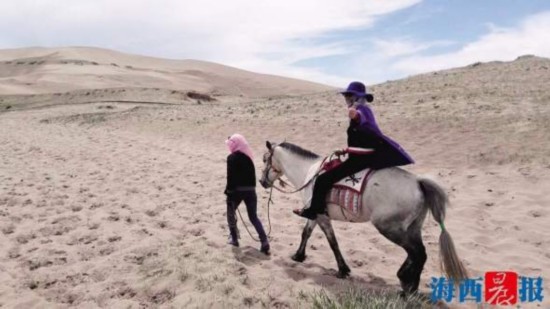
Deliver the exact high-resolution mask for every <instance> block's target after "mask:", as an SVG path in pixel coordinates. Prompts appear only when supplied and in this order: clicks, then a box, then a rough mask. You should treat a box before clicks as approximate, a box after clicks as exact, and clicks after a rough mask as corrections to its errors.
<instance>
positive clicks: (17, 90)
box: [0, 47, 332, 97]
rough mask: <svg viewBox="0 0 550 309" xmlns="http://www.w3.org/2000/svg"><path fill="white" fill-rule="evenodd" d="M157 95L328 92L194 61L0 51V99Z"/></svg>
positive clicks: (82, 50) (90, 51)
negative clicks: (131, 92)
mask: <svg viewBox="0 0 550 309" xmlns="http://www.w3.org/2000/svg"><path fill="white" fill-rule="evenodd" d="M116 88H125V89H138V88H139V89H155V88H156V89H160V90H174V91H182V92H185V91H196V92H199V93H204V94H208V95H214V96H216V95H230V96H243V97H266V96H278V95H302V94H308V93H316V92H322V91H327V90H330V89H332V88H331V87H329V86H326V85H322V84H317V83H313V82H308V81H303V80H298V79H291V78H285V77H279V76H274V75H265V74H258V73H253V72H249V71H244V70H240V69H236V68H232V67H229V66H224V65H220V64H215V63H210V62H205V61H197V60H168V59H161V58H153V57H145V56H139V55H132V54H126V53H121V52H117V51H113V50H107V49H100V48H91V47H67V48H22V49H9V50H0V95H31V94H51V93H66V92H70V91H75V90H92V89H116Z"/></svg>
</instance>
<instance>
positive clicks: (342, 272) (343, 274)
mask: <svg viewBox="0 0 550 309" xmlns="http://www.w3.org/2000/svg"><path fill="white" fill-rule="evenodd" d="M350 273H351V270H350V269H349V268H347V267H346V268H345V269H340V270H338V274H337V275H336V277H338V278H340V279H346V278H347V277H349V274H350Z"/></svg>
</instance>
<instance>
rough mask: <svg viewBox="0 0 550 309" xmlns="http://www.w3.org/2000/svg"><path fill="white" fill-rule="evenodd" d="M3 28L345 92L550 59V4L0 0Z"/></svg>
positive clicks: (8, 44) (26, 36) (505, 0)
mask: <svg viewBox="0 0 550 309" xmlns="http://www.w3.org/2000/svg"><path fill="white" fill-rule="evenodd" d="M0 33H2V35H0V48H18V47H29V46H46V47H57V46H95V47H103V48H109V49H115V50H118V51H123V52H129V53H137V54H142V55H148V56H156V57H163V58H172V59H199V60H205V61H212V62H217V63H222V64H226V65H230V66H235V67H238V68H242V69H247V70H251V71H255V72H260V73H267V74H276V75H283V76H289V77H295V78H300V79H306V80H312V81H317V82H321V83H325V84H329V85H333V86H337V87H344V86H345V85H346V84H347V83H348V82H349V81H350V80H361V81H364V82H366V83H367V84H375V83H380V82H384V81H386V80H394V79H399V78H404V77H407V76H410V75H415V74H419V73H424V72H430V71H435V70H441V69H446V68H452V67H458V66H464V65H468V64H471V63H474V62H478V61H483V62H484V61H492V60H504V61H509V60H513V59H515V58H516V57H518V56H520V55H524V54H535V55H538V56H543V57H550V39H549V38H550V35H549V34H548V33H550V1H547V0H523V1H520V0H484V1H473V0H471V1H466V0H463V1H458V0H449V1H444V0H439V1H436V0H431V1H430V0H338V1H336V0H301V1H295V0H292V1H291V0H277V1H275V0H273V1H267V0H232V1H215V0H201V1H196V0H193V1H190V0H157V1H153V0H94V1H88V0H42V1H34V0H18V1H0Z"/></svg>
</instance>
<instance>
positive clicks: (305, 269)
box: [274, 257, 448, 308]
mask: <svg viewBox="0 0 550 309" xmlns="http://www.w3.org/2000/svg"><path fill="white" fill-rule="evenodd" d="M274 263H275V264H276V265H278V266H280V267H281V268H282V269H283V270H284V272H285V273H286V274H287V276H288V277H290V278H291V279H293V280H295V281H301V280H304V279H306V278H307V279H312V280H313V281H314V282H315V284H317V285H319V289H321V288H322V289H324V290H327V291H328V292H330V293H331V294H333V295H337V294H340V293H342V292H344V291H346V290H348V289H350V288H355V289H359V290H362V291H372V292H380V293H388V292H389V293H401V291H402V290H401V286H400V285H398V284H390V283H388V282H386V280H384V279H383V278H381V277H378V276H376V275H373V274H372V273H368V274H367V277H366V278H365V277H363V276H354V275H351V276H349V277H347V278H345V279H341V278H338V277H337V276H336V275H337V274H338V270H337V269H333V268H326V267H324V266H322V265H319V264H317V263H312V262H309V263H308V262H302V263H300V262H295V261H292V260H291V259H290V257H279V258H277V259H276V260H275V261H274ZM418 296H419V297H420V298H421V299H422V300H423V301H425V302H426V303H431V295H430V294H429V293H423V292H418ZM432 305H434V306H435V308H448V307H447V306H445V305H444V304H432Z"/></svg>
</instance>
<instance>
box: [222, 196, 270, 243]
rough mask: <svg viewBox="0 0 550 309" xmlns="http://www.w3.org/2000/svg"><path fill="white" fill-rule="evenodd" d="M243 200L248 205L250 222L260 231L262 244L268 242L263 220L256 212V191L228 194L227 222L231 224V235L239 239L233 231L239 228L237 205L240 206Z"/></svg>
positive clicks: (234, 238)
mask: <svg viewBox="0 0 550 309" xmlns="http://www.w3.org/2000/svg"><path fill="white" fill-rule="evenodd" d="M242 201H244V204H245V205H246V212H247V213H248V219H249V220H250V223H252V225H254V228H255V229H256V232H258V236H259V237H260V241H261V242H262V244H263V243H265V242H267V235H266V234H265V231H264V227H263V226H262V222H261V221H260V219H259V218H258V214H257V213H256V208H257V203H258V198H257V196H256V191H235V192H233V193H231V194H230V195H228V196H227V224H228V225H229V230H230V232H231V237H233V240H237V237H236V236H237V235H236V234H235V235H233V233H236V229H237V216H236V211H237V207H239V204H240V203H241V202H242Z"/></svg>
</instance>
